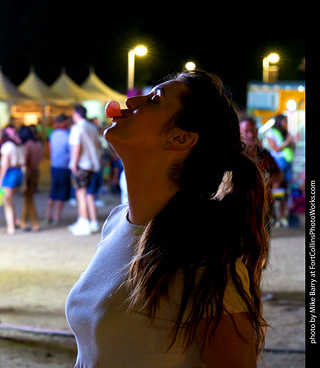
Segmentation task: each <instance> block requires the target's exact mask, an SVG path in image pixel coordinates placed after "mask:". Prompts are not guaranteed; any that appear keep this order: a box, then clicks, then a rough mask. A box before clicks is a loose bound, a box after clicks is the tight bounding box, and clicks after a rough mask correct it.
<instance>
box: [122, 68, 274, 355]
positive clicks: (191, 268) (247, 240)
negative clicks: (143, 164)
mask: <svg viewBox="0 0 320 368" xmlns="http://www.w3.org/2000/svg"><path fill="white" fill-rule="evenodd" d="M175 80H179V81H183V82H185V83H186V85H187V86H188V87H189V89H190V91H191V92H190V93H189V94H186V95H183V96H181V101H182V102H183V103H182V104H183V106H184V109H183V111H180V112H179V116H176V120H177V121H176V125H177V126H179V127H180V128H182V129H185V130H190V131H195V132H197V133H198V135H199V139H198V142H197V144H196V145H195V147H194V148H193V149H192V151H191V153H190V154H189V156H188V157H187V158H186V160H185V161H184V162H183V163H181V162H180V163H176V164H175V165H173V166H172V168H171V170H170V173H169V175H170V179H171V180H172V181H173V182H174V183H175V185H177V187H178V188H179V191H178V192H177V193H176V194H175V195H174V196H173V198H172V199H171V200H170V201H169V203H168V204H167V206H166V207H165V208H164V209H163V210H162V211H161V212H160V213H159V214H158V215H156V216H155V217H154V218H153V219H152V220H151V221H150V223H149V224H148V226H147V227H146V230H145V232H144V235H143V236H142V238H141V241H140V244H139V246H138V248H137V251H136V254H135V257H134V259H133V261H132V263H131V269H130V277H129V283H128V284H129V286H130V289H131V304H130V308H133V306H134V305H136V304H137V303H138V301H141V300H143V301H144V306H143V307H144V308H146V309H147V310H148V312H149V315H150V318H151V319H152V318H154V317H155V314H156V311H157V308H158V307H159V305H160V300H161V299H162V298H168V297H169V288H170V285H171V284H172V283H173V282H174V280H175V277H176V276H177V272H178V271H181V272H182V274H183V290H182V296H181V303H180V309H179V311H178V314H177V318H176V321H175V325H174V328H173V330H172V335H171V337H172V341H171V345H170V347H171V346H172V344H173V343H174V341H175V340H176V338H177V337H178V335H179V334H180V333H181V331H182V330H184V331H185V336H184V342H185V348H187V347H188V346H190V344H191V343H192V341H193V339H194V337H195V332H196V328H197V326H198V324H199V323H200V320H201V318H203V316H204V315H208V316H210V315H212V314H213V313H212V311H213V310H214V311H215V315H214V317H215V318H211V321H210V323H213V326H214V328H213V332H214V331H215V329H216V328H217V326H218V324H219V321H220V319H221V317H222V315H223V313H224V303H223V298H224V292H225V288H226V285H227V282H228V278H229V277H231V278H232V280H233V282H234V284H235V286H236V288H237V290H238V292H239V294H240V295H241V297H242V298H243V300H244V301H245V303H246V304H247V307H248V310H249V312H250V315H251V319H252V323H253V325H254V328H255V331H256V352H257V354H258V353H259V352H261V351H262V349H263V345H264V335H265V326H266V323H265V320H264V319H263V317H262V304H261V298H260V281H261V273H262V269H263V266H264V264H265V262H266V260H267V256H268V251H267V232H266V228H265V223H264V222H265V208H266V206H265V203H266V202H265V183H264V178H263V176H262V174H261V172H260V170H259V169H258V167H257V166H256V165H255V164H254V162H253V161H252V160H251V159H250V158H249V157H248V156H246V155H245V154H244V153H243V148H242V144H241V141H240V130H239V121H238V118H237V114H236V113H235V110H234V107H233V105H232V103H231V102H230V100H229V99H228V98H227V97H226V95H225V94H223V92H222V89H221V88H222V87H221V81H220V80H219V78H217V77H212V76H211V75H210V76H208V75H207V74H204V73H203V72H201V73H198V74H197V73H183V75H182V76H179V78H177V79H175ZM219 81H220V82H219ZM199 101H206V103H207V104H209V106H210V107H211V111H214V112H215V113H216V115H217V120H216V121H215V120H214V119H213V121H211V120H209V119H208V118H207V115H206V114H205V115H203V116H199V103H200V102H199ZM223 139H225V141H223ZM237 259H241V260H242V261H243V263H244V264H245V265H246V267H247V269H248V273H249V279H250V292H251V296H249V295H247V294H246V292H245V291H244V290H243V287H242V283H241V280H240V279H239V276H238V275H237V272H236V261H237ZM200 267H201V269H203V270H204V272H201V277H199V272H197V271H199V268H200ZM190 301H191V302H192V303H191V305H192V308H191V311H190V312H189V310H188V313H187V314H188V315H187V321H186V322H187V324H186V325H184V326H186V328H185V329H182V328H181V326H182V324H183V317H184V316H185V313H186V310H187V304H188V302H190Z"/></svg>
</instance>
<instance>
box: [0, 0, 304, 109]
mask: <svg viewBox="0 0 320 368" xmlns="http://www.w3.org/2000/svg"><path fill="white" fill-rule="evenodd" d="M82 4H83V3H82V2H81V3H79V2H71V1H67V0H65V1H61V0H27V1H26V0H24V1H21V0H0V64H1V65H2V70H3V73H4V74H5V75H6V76H7V77H8V78H9V79H10V80H11V81H12V82H14V83H15V84H19V83H21V82H22V81H23V80H24V78H25V77H26V76H27V74H28V72H29V66H30V65H33V66H34V67H35V71H36V73H37V74H38V75H39V77H40V78H41V79H43V80H44V81H45V82H46V83H47V84H49V85H50V84H52V83H53V82H54V81H55V80H56V79H57V78H58V76H59V75H60V71H61V67H62V66H65V67H66V71H67V74H68V75H69V76H70V77H71V78H72V79H73V80H74V81H75V82H77V83H79V84H81V83H82V82H83V81H84V80H85V78H86V77H87V75H88V71H89V67H90V66H93V67H94V69H95V72H96V73H97V75H98V76H99V77H100V78H101V79H102V80H103V81H104V82H105V83H106V84H108V85H109V86H111V87H112V88H115V89H117V90H119V91H121V92H125V89H126V83H127V55H128V50H129V49H130V48H132V47H134V46H135V45H136V44H139V43H144V44H145V45H146V46H147V47H148V50H149V53H148V55H147V56H146V57H144V58H139V59H138V58H136V73H135V84H136V85H155V84H157V82H158V81H159V80H161V78H162V77H164V76H165V75H167V74H168V73H173V72H178V71H180V70H181V69H182V68H183V66H184V64H185V62H186V61H188V60H193V61H194V62H195V63H196V64H197V66H198V67H199V68H201V69H205V70H208V71H211V72H214V73H216V74H218V75H219V76H220V77H221V78H222V79H223V81H224V82H225V83H226V84H227V85H228V86H229V88H230V89H231V91H232V92H233V93H234V96H235V98H236V100H237V101H238V102H239V103H240V104H244V103H245V95H246V86H247V82H248V81H249V80H261V76H262V58H263V57H264V56H266V55H267V54H268V53H269V52H271V51H276V52H278V53H279V54H280V57H281V60H280V64H279V67H280V75H279V79H282V80H294V79H303V78H304V74H303V73H301V72H300V71H299V69H298V65H299V64H300V62H301V60H302V58H303V57H304V56H305V33H304V25H305V20H304V15H303V12H301V11H299V12H297V11H295V12H294V18H293V17H292V16H291V15H290V14H289V13H288V12H286V13H283V12H282V13H281V14H282V15H279V14H277V15H275V13H279V12H280V9H278V10H277V12H275V11H274V8H272V9H273V12H271V11H270V12H269V13H263V14H262V13H261V12H260V11H258V10H254V11H253V10H252V9H250V8H249V7H248V8H247V9H246V8H244V7H239V8H235V7H233V6H231V4H230V3H228V4H226V6H225V7H224V8H223V7H222V6H221V4H220V5H219V7H218V5H215V4H216V3H211V5H209V6H203V5H199V4H201V3H199V4H196V3H195V4H193V5H192V6H182V5H176V6H173V5H172V4H175V3H174V2H172V4H170V2H169V3H165V2H159V1H158V2H157V1H152V2H146V3H142V2H141V1H139V2H129V3H128V2H126V4H127V6H126V5H124V4H123V3H121V2H109V3H107V2H101V0H100V1H96V0H91V1H87V3H84V5H82ZM110 4H112V6H110Z"/></svg>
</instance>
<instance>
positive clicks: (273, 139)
mask: <svg viewBox="0 0 320 368" xmlns="http://www.w3.org/2000/svg"><path fill="white" fill-rule="evenodd" d="M287 124H288V122H287V117H286V116H284V115H282V114H280V115H277V116H276V117H275V123H274V125H273V127H272V128H271V129H269V130H268V132H267V139H268V143H269V146H270V153H271V155H272V156H273V158H274V159H275V161H276V163H277V165H278V166H279V169H280V170H281V172H282V183H281V188H283V189H284V190H285V191H286V190H287V189H288V184H289V182H290V180H291V178H292V161H293V159H294V148H295V142H294V138H293V137H292V136H291V135H290V133H289V132H288V129H287ZM280 225H282V226H284V227H287V226H288V220H287V196H285V197H284V198H283V200H281V202H280Z"/></svg>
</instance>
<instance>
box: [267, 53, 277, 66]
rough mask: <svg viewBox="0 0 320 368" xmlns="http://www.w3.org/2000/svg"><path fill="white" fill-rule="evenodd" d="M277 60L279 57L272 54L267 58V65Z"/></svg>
mask: <svg viewBox="0 0 320 368" xmlns="http://www.w3.org/2000/svg"><path fill="white" fill-rule="evenodd" d="M279 60H280V56H279V55H278V54H276V53H274V52H273V53H272V54H270V55H269V56H268V61H269V63H272V64H275V63H277V62H278V61H279Z"/></svg>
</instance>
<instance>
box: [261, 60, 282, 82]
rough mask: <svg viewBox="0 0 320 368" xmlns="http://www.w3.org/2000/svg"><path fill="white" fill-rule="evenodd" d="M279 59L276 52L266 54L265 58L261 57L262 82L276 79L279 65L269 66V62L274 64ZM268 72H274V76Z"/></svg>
mask: <svg viewBox="0 0 320 368" xmlns="http://www.w3.org/2000/svg"><path fill="white" fill-rule="evenodd" d="M279 60H280V56H279V55H278V54H276V53H272V54H270V55H268V56H266V57H265V58H263V62H262V69H263V74H262V80H263V82H264V83H270V82H275V81H276V80H277V77H278V72H279V67H278V66H277V65H272V66H270V63H271V64H276V63H277V62H278V61H279ZM270 73H274V74H275V78H271V77H270Z"/></svg>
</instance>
